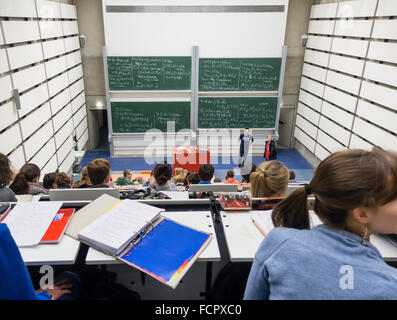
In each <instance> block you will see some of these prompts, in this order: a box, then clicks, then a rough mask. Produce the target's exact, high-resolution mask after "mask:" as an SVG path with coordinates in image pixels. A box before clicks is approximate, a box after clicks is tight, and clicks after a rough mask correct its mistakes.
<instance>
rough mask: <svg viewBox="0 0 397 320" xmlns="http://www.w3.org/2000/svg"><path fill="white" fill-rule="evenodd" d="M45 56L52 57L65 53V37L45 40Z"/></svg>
mask: <svg viewBox="0 0 397 320" xmlns="http://www.w3.org/2000/svg"><path fill="white" fill-rule="evenodd" d="M43 52H44V58H46V59H48V58H52V57H55V56H59V55H61V54H63V53H65V44H64V41H63V39H57V40H51V41H45V42H43Z"/></svg>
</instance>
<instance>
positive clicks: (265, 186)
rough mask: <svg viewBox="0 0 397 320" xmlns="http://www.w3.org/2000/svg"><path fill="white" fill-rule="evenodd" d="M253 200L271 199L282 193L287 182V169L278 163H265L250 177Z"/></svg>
mask: <svg viewBox="0 0 397 320" xmlns="http://www.w3.org/2000/svg"><path fill="white" fill-rule="evenodd" d="M250 181H251V193H252V196H253V197H254V198H261V197H271V196H274V195H276V194H278V193H284V192H285V190H286V188H287V186H288V181H289V171H288V168H287V167H286V166H285V165H284V164H282V163H281V162H280V161H274V160H273V161H265V162H262V163H261V164H260V165H258V167H257V168H256V171H255V172H252V173H251V175H250Z"/></svg>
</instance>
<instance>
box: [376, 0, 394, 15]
mask: <svg viewBox="0 0 397 320" xmlns="http://www.w3.org/2000/svg"><path fill="white" fill-rule="evenodd" d="M376 15H377V16H397V2H396V0H379V3H378V9H377V10H376Z"/></svg>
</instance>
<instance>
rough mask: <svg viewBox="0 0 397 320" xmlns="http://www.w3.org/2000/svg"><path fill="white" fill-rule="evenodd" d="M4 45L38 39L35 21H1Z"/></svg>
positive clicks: (38, 34)
mask: <svg viewBox="0 0 397 320" xmlns="http://www.w3.org/2000/svg"><path fill="white" fill-rule="evenodd" d="M1 24H2V26H3V32H4V42H5V43H6V44H12V43H18V42H26V41H34V40H38V39H40V33H39V25H38V24H37V21H2V22H1Z"/></svg>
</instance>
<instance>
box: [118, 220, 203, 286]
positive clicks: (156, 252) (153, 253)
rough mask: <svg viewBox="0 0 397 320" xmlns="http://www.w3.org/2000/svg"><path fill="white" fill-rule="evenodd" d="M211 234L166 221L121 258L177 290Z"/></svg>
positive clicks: (159, 224)
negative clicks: (176, 287) (177, 286)
mask: <svg viewBox="0 0 397 320" xmlns="http://www.w3.org/2000/svg"><path fill="white" fill-rule="evenodd" d="M210 238H211V234H208V233H205V232H201V231H198V230H195V229H192V228H189V227H186V226H183V225H181V224H179V223H177V222H174V221H172V220H168V219H163V220H162V221H161V222H160V223H158V224H157V225H156V226H155V227H154V228H153V229H151V230H150V231H149V232H148V233H147V234H146V235H145V236H144V237H143V238H141V239H140V240H139V241H138V242H137V243H136V244H135V245H134V246H133V247H132V248H130V249H129V250H128V251H127V252H126V253H124V254H122V255H121V256H120V257H119V258H120V259H121V260H123V261H124V262H126V263H128V264H131V265H133V266H135V267H137V268H138V269H140V270H142V271H143V272H146V273H148V274H149V275H151V276H153V277H155V278H157V279H158V280H160V281H162V282H164V283H167V284H168V285H170V286H172V287H175V286H176V285H177V284H178V283H179V280H180V278H181V277H182V275H183V274H184V273H185V272H186V271H187V270H185V269H186V268H188V267H189V263H190V265H191V262H194V260H195V258H197V255H198V253H199V251H200V249H202V248H204V247H205V245H206V244H207V243H208V241H209V240H210Z"/></svg>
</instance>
